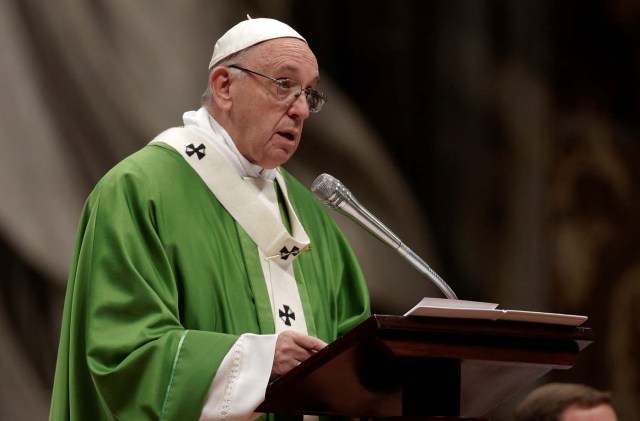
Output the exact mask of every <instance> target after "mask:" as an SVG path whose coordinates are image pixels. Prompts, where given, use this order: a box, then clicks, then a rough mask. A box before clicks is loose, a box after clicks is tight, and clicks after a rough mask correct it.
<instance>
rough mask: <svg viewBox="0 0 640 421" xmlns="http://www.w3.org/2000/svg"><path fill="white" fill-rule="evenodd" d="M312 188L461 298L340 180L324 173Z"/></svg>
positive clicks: (442, 288)
mask: <svg viewBox="0 0 640 421" xmlns="http://www.w3.org/2000/svg"><path fill="white" fill-rule="evenodd" d="M311 191H312V192H313V193H314V194H315V195H316V197H317V198H318V199H319V200H320V201H321V202H322V203H323V204H324V205H325V206H327V207H328V208H331V209H334V210H336V211H338V212H339V213H341V214H343V215H346V216H348V217H349V218H351V219H352V220H353V221H355V222H356V223H357V224H358V225H360V226H361V227H363V228H364V229H366V230H367V231H369V233H371V234H372V235H373V236H374V237H376V238H378V239H379V240H380V241H382V242H383V243H385V244H387V245H388V246H390V247H391V248H393V249H395V250H396V251H397V252H398V253H399V254H400V255H401V256H402V257H404V258H405V259H406V260H407V261H408V262H409V263H410V264H411V265H412V266H413V267H415V268H416V269H417V270H418V271H419V272H421V273H422V274H424V275H427V277H429V279H431V281H432V282H433V283H434V284H435V285H436V286H437V287H438V288H439V289H440V291H442V293H443V294H444V295H445V296H446V297H447V298H450V299H453V300H457V299H458V297H457V296H456V294H455V293H454V292H453V290H452V289H451V288H450V287H449V285H447V283H446V282H445V281H444V280H442V278H440V276H438V274H437V273H436V272H435V271H434V270H433V269H431V268H430V267H429V265H428V264H427V263H426V262H425V261H424V260H422V259H421V258H420V257H418V256H417V255H416V254H415V253H414V252H413V251H412V250H411V249H409V247H407V246H406V245H405V244H403V243H402V241H400V238H398V236H396V235H395V234H394V233H393V232H391V230H390V229H389V228H387V227H386V226H384V224H383V223H382V222H380V221H379V220H378V219H377V218H376V217H375V216H373V215H372V214H371V212H369V211H368V210H367V209H365V207H364V206H362V205H361V204H360V203H359V202H358V201H357V200H356V198H355V197H354V196H353V194H351V192H350V191H349V190H348V189H347V188H346V187H345V186H344V185H343V184H342V183H341V182H340V181H339V180H338V179H336V178H335V177H333V176H331V175H329V174H320V175H319V176H318V177H317V178H316V179H315V181H314V182H313V184H312V185H311Z"/></svg>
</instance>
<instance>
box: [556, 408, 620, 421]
mask: <svg viewBox="0 0 640 421" xmlns="http://www.w3.org/2000/svg"><path fill="white" fill-rule="evenodd" d="M560 420H561V421H617V417H616V413H615V411H614V410H613V408H612V407H611V405H604V404H603V405H598V406H594V407H592V408H584V407H581V406H578V405H571V406H569V407H568V408H566V409H565V410H564V411H562V414H560Z"/></svg>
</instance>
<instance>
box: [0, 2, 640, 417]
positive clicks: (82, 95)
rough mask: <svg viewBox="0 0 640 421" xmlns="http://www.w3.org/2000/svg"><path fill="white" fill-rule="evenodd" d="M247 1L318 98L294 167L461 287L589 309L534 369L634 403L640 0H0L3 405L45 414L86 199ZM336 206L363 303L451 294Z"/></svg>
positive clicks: (639, 276) (144, 136) (195, 74)
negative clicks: (576, 353) (315, 83)
mask: <svg viewBox="0 0 640 421" xmlns="http://www.w3.org/2000/svg"><path fill="white" fill-rule="evenodd" d="M246 14H250V15H251V16H252V17H273V18H278V19H281V20H284V21H285V22H287V23H289V24H290V25H292V26H293V27H294V28H295V29H297V30H298V31H299V32H300V33H302V34H303V36H305V37H306V38H307V40H308V41H309V44H310V46H311V48H312V49H313V50H314V51H315V53H316V55H317V57H318V60H319V63H320V67H321V79H322V80H321V83H320V85H319V86H320V88H321V89H322V90H324V91H325V92H326V93H327V94H328V96H329V98H330V99H329V103H328V104H327V106H326V107H325V108H324V109H323V111H322V113H320V114H318V115H317V116H313V117H312V118H310V119H309V120H308V121H307V124H306V126H305V136H303V143H302V145H301V147H300V149H299V152H298V154H297V155H296V157H294V159H293V160H292V161H291V162H290V163H288V164H287V165H286V166H285V167H286V168H287V169H289V171H291V172H292V173H294V174H295V175H297V176H298V177H299V178H300V179H301V180H302V181H303V182H304V183H305V184H307V185H310V184H311V182H312V181H313V179H314V178H315V177H316V176H317V175H318V174H320V173H322V172H327V173H330V174H332V175H334V176H335V177H337V178H338V179H340V180H342V181H343V182H344V184H345V185H346V186H347V187H348V188H349V189H350V190H351V191H352V193H354V194H355V196H356V197H357V198H358V200H359V201H360V202H361V203H362V204H363V205H365V206H366V207H367V208H368V209H369V210H370V211H371V212H372V213H374V214H375V215H376V216H378V217H379V219H381V220H382V221H383V222H384V223H385V224H386V225H387V226H388V227H389V228H391V229H392V230H393V231H394V232H395V233H396V234H398V235H399V236H400V237H401V238H402V239H403V240H404V241H405V243H406V244H407V245H408V246H409V247H411V248H412V249H413V250H414V251H416V252H417V254H419V255H420V256H422V257H423V258H424V259H425V260H426V261H427V262H428V263H429V264H430V265H431V267H432V268H434V269H435V270H436V271H437V272H438V273H439V274H440V275H441V276H442V277H443V278H444V279H445V280H446V281H447V283H448V284H449V285H450V286H451V287H452V288H453V290H454V291H456V293H457V294H458V296H459V298H461V299H467V300H475V301H489V302H494V303H499V304H500V307H501V308H508V309H522V310H537V311H551V312H558V313H570V314H583V315H587V316H588V317H589V320H588V322H587V323H586V325H587V326H590V327H592V328H593V329H594V331H595V333H596V341H595V342H594V343H593V344H592V345H591V346H589V347H588V348H587V349H586V350H584V351H583V352H582V353H581V354H580V357H579V359H578V362H577V364H576V365H575V367H573V368H572V369H571V370H561V371H556V372H553V373H551V374H549V375H547V376H545V377H543V378H542V379H541V380H540V382H548V381H552V380H553V381H572V382H582V383H586V384H588V385H591V386H594V387H597V388H600V389H605V390H610V391H612V392H613V395H614V399H615V401H614V402H615V405H616V410H617V411H618V413H619V417H620V419H621V420H637V419H640V405H639V402H640V353H639V352H637V349H639V348H640V306H638V303H639V302H640V248H639V245H640V240H639V237H638V234H640V222H639V221H638V218H637V216H638V215H640V195H639V189H640V177H639V175H640V174H638V173H639V172H640V165H638V164H639V162H640V138H639V136H640V132H639V129H640V123H639V120H638V116H639V105H640V100H639V98H640V3H639V2H637V1H633V0H609V1H604V0H585V1H550V0H537V1H516V0H513V1H506V0H484V1H482V0H467V1H462V0H460V1H451V0H433V1H418V0H415V1H409V0H397V1H394V2H390V1H379V0H368V1H336V0H333V1H316V2H301V1H298V2H295V1H287V0H279V1H257V0H256V1H238V0H234V1H231V0H229V1H213V0H208V1H206V0H185V1H181V2H176V1H170V0H134V1H131V0H58V1H56V2H42V1H37V0H0V92H2V95H1V96H0V142H1V146H2V148H1V149H0V338H2V339H1V340H0V371H1V372H2V373H3V375H2V376H0V419H3V420H5V419H6V420H14V419H15V420H18V419H19V420H41V419H46V418H47V414H48V407H49V399H50V391H51V385H52V381H53V372H54V366H55V358H56V353H57V346H58V332H59V326H60V317H61V311H62V302H63V299H64V292H65V284H66V277H67V271H68V266H69V263H70V257H71V251H72V247H73V243H74V240H75V230H76V224H77V221H78V217H79V214H80V211H81V208H82V205H83V203H84V200H85V199H86V196H87V195H88V193H89V192H90V190H91V188H92V187H93V185H94V184H95V183H96V182H97V180H98V179H99V178H100V177H101V176H102V175H103V174H104V173H105V172H106V171H108V169H109V168H110V167H111V166H112V165H114V164H115V163H116V162H118V161H119V160H120V159H122V158H123V157H125V156H126V155H128V154H130V153H132V152H134V151H135V150H137V149H139V148H140V147H142V146H143V145H144V144H146V143H147V142H148V141H150V140H151V139H152V138H153V137H154V136H155V135H156V134H157V133H159V132H160V131H162V130H164V129H166V128H168V127H172V126H176V125H180V124H181V123H182V119H181V117H182V113H183V112H185V111H187V110H191V109H196V108H198V107H199V104H200V102H199V101H200V100H199V98H200V94H201V93H202V92H203V91H204V88H205V85H206V79H207V64H208V62H209V58H210V55H211V50H212V48H213V44H214V43H215V40H216V39H217V38H218V37H219V36H220V35H221V34H222V33H223V32H224V31H225V30H226V29H228V28H229V27H230V26H232V25H234V24H235V23H237V22H239V21H240V20H243V19H244V18H245V16H246ZM336 220H338V222H339V223H340V224H341V225H342V226H343V228H344V230H345V232H346V234H347V236H348V237H349V238H350V240H351V241H352V243H353V245H354V248H355V249H356V252H357V254H358V256H359V258H360V260H361V262H362V264H363V267H364V270H365V273H366V275H367V279H368V282H369V286H370V289H371V293H372V299H373V307H374V311H375V312H376V313H384V314H403V313H404V312H405V311H407V310H408V309H409V308H411V307H412V306H413V305H414V304H416V303H417V302H418V301H419V300H420V299H421V298H422V297H424V296H434V297H441V296H442V295H441V293H440V292H439V291H438V290H437V289H436V288H435V287H433V286H432V285H431V284H430V283H429V282H428V281H427V280H426V278H424V277H423V276H422V275H420V274H418V273H416V271H415V270H413V269H412V268H411V267H410V266H409V265H408V264H407V263H405V262H404V261H402V260H401V258H400V257H398V256H397V255H396V254H395V253H394V252H393V251H392V250H390V249H387V248H386V247H385V246H383V245H382V244H380V243H378V242H377V241H376V240H375V239H373V238H372V237H370V236H368V235H367V234H366V233H364V232H362V230H361V229H360V228H359V227H356V226H355V225H354V224H352V223H351V222H350V221H348V220H346V218H344V217H342V216H340V215H336ZM526 392H527V391H526V390H525V391H521V392H520V393H518V394H516V395H515V396H514V397H513V398H511V399H510V400H509V401H507V402H505V403H504V405H503V406H502V407H501V408H499V409H497V410H496V411H495V413H493V414H491V415H492V419H494V420H498V421H500V420H507V419H509V414H510V411H511V410H512V408H513V406H514V405H515V404H517V402H518V401H519V399H521V398H522V397H523V396H524V393H526Z"/></svg>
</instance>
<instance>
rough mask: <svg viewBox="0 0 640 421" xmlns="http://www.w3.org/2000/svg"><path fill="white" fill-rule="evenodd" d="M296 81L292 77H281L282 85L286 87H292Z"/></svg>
mask: <svg viewBox="0 0 640 421" xmlns="http://www.w3.org/2000/svg"><path fill="white" fill-rule="evenodd" d="M295 84H296V83H295V82H294V81H292V80H291V79H280V87H281V88H284V89H291V88H293V87H294V86H295Z"/></svg>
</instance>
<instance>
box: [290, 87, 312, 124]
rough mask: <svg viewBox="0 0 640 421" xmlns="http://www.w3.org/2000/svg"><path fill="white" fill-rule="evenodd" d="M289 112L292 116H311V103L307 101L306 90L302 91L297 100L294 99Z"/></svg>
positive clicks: (303, 117) (304, 117)
mask: <svg viewBox="0 0 640 421" xmlns="http://www.w3.org/2000/svg"><path fill="white" fill-rule="evenodd" d="M289 114H290V115H292V116H293V115H296V116H298V117H300V118H302V119H303V120H304V119H306V118H307V117H309V114H310V112H309V103H308V102H307V95H306V93H305V92H304V91H303V92H300V95H298V96H297V97H296V99H295V101H293V103H292V104H291V106H290V107H289Z"/></svg>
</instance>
